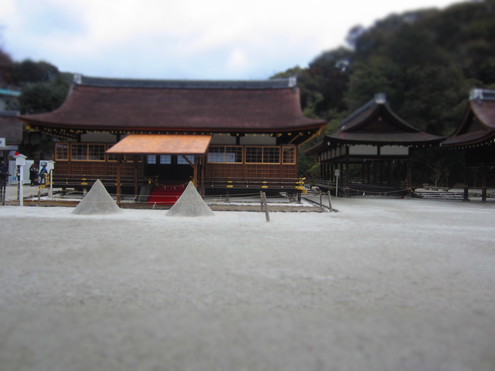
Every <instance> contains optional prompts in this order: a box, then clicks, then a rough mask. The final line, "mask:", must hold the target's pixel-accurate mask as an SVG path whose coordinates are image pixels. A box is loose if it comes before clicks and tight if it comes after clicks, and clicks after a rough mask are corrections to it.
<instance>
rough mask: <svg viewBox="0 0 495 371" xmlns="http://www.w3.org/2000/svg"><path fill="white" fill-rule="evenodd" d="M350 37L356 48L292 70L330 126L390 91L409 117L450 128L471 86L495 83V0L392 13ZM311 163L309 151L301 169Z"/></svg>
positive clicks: (420, 124) (421, 125) (437, 129)
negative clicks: (379, 94) (308, 160)
mask: <svg viewBox="0 0 495 371" xmlns="http://www.w3.org/2000/svg"><path fill="white" fill-rule="evenodd" d="M347 41H348V42H349V46H350V47H349V48H348V49H346V48H338V49H335V50H329V51H326V52H324V53H322V54H321V55H319V56H317V57H316V58H315V59H314V60H313V61H312V62H310V63H309V65H308V67H307V68H300V67H297V68H296V69H291V70H288V71H290V72H291V73H293V74H295V75H297V76H298V77H299V86H300V87H301V104H302V107H303V110H304V112H305V114H307V115H308V116H310V117H320V118H323V119H327V120H328V121H329V124H328V125H327V128H326V129H325V132H326V133H328V132H329V131H330V130H332V129H334V128H336V127H337V126H338V124H339V122H341V121H342V120H343V119H344V118H345V117H346V116H347V115H349V114H351V113H352V112H353V111H354V110H356V109H358V108H359V107H361V106H362V105H363V104H365V103H366V102H368V101H369V100H370V99H372V98H373V96H374V95H375V94H376V93H385V94H386V95H387V98H388V102H389V104H390V105H391V107H392V109H393V110H394V111H395V112H397V114H398V115H399V116H400V117H402V118H403V119H404V120H405V121H406V122H408V123H410V124H411V125H413V126H415V127H417V128H418V129H420V130H424V131H427V132H430V133H432V134H439V135H450V134H451V133H452V132H453V131H454V130H455V128H456V127H457V125H458V124H459V122H460V120H462V116H463V114H464V110H465V108H466V102H467V98H468V94H469V90H470V89H472V88H474V87H479V88H495V0H484V1H470V2H463V3H459V4H455V5H452V6H450V7H448V8H446V9H445V10H442V11H440V10H436V9H423V10H417V11H410V12H407V13H404V14H394V15H390V16H388V17H385V18H383V19H381V20H379V21H377V22H376V23H375V24H374V25H373V26H371V27H369V28H364V27H361V26H359V25H358V26H355V27H353V28H352V29H351V30H350V31H349V34H348V37H347ZM310 169H311V165H310V162H307V161H306V160H304V159H303V160H302V165H301V172H302V173H304V174H309V170H310ZM425 172H426V170H425Z"/></svg>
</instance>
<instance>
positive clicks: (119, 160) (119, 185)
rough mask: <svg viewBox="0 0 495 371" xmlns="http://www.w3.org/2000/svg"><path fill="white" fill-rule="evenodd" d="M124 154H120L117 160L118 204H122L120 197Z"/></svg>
mask: <svg viewBox="0 0 495 371" xmlns="http://www.w3.org/2000/svg"><path fill="white" fill-rule="evenodd" d="M121 168H122V156H119V159H118V160H117V204H119V205H120V197H121V192H122V190H121V184H120V183H121V174H120V173H121V171H122V169H121Z"/></svg>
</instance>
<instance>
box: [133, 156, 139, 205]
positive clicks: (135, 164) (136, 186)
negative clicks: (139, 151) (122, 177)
mask: <svg viewBox="0 0 495 371" xmlns="http://www.w3.org/2000/svg"><path fill="white" fill-rule="evenodd" d="M138 166H139V162H138V157H137V156H134V200H136V201H137V198H138V192H139V185H138Z"/></svg>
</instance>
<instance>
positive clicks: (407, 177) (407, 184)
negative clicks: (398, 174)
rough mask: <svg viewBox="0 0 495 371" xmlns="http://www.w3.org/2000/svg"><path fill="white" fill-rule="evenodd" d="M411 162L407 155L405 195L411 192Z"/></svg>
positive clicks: (409, 194)
mask: <svg viewBox="0 0 495 371" xmlns="http://www.w3.org/2000/svg"><path fill="white" fill-rule="evenodd" d="M411 187H412V164H411V156H407V175H406V188H407V195H408V196H411V193H412V189H411Z"/></svg>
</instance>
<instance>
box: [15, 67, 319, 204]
mask: <svg viewBox="0 0 495 371" xmlns="http://www.w3.org/2000/svg"><path fill="white" fill-rule="evenodd" d="M20 119H21V120H22V121H23V122H24V123H25V124H26V125H27V127H28V128H30V129H32V130H41V131H43V132H45V133H48V134H50V135H53V136H55V137H57V138H58V139H57V140H58V141H57V142H56V143H55V149H54V153H55V161H56V170H55V177H54V183H55V185H56V186H66V187H71V186H76V187H81V186H86V185H88V184H91V183H92V182H94V181H95V180H96V179H101V180H102V181H103V183H104V184H105V185H106V186H116V187H117V193H119V191H120V187H123V188H125V189H129V188H131V189H133V192H134V193H135V194H138V192H139V190H138V189H139V188H141V186H142V185H145V184H148V183H151V182H153V183H154V184H161V185H171V186H173V185H176V184H183V183H186V182H187V181H189V180H190V179H192V180H193V181H194V182H195V183H196V185H198V187H199V188H200V189H201V190H205V189H206V190H212V191H215V190H216V191H222V190H230V189H234V190H236V189H239V190H253V191H255V190H257V189H270V190H271V189H273V190H281V189H283V190H286V191H297V190H298V189H299V186H300V184H298V173H297V159H298V153H297V152H298V145H299V144H301V143H302V142H304V141H305V140H307V139H309V138H310V137H312V136H313V135H315V134H316V133H317V132H318V131H319V130H321V128H322V127H323V126H324V125H325V122H324V121H322V120H314V119H309V118H306V117H304V115H303V114H302V111H301V108H300V98H299V89H298V88H297V86H296V80H295V78H290V79H275V80H263V81H175V80H129V79H105V78H92V77H85V76H80V75H76V76H75V82H74V84H73V86H72V87H71V90H70V93H69V95H68V97H67V99H66V101H65V103H64V104H63V105H62V106H61V107H60V108H59V109H57V110H55V111H53V112H49V113H43V114H35V115H23V116H21V117H20Z"/></svg>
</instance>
